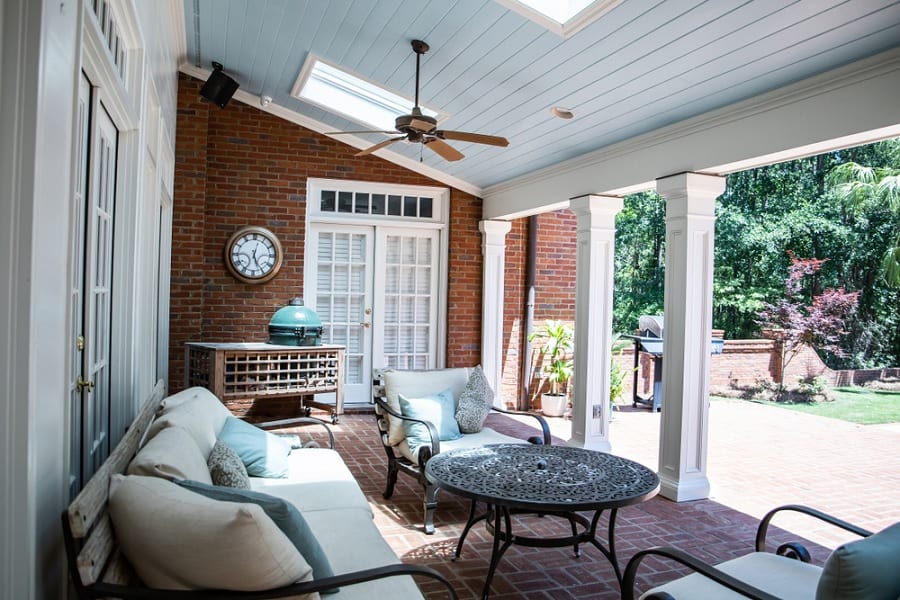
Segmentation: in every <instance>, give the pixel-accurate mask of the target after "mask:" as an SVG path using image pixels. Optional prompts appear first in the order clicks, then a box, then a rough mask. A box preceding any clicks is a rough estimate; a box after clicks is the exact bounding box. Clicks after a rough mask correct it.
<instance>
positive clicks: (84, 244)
mask: <svg viewBox="0 0 900 600" xmlns="http://www.w3.org/2000/svg"><path fill="white" fill-rule="evenodd" d="M118 135H119V132H118V129H117V128H116V126H115V124H114V123H113V121H112V119H111V118H110V116H109V114H108V113H107V111H106V109H105V108H104V107H103V103H102V102H101V101H100V99H99V95H98V94H97V90H96V88H93V87H92V86H91V83H90V81H89V80H88V78H87V77H86V76H85V75H84V74H83V73H82V75H81V81H80V84H79V98H78V130H77V132H76V136H77V138H76V139H77V149H76V155H77V163H76V170H77V171H76V186H75V192H74V195H73V199H72V202H73V219H72V229H73V231H72V240H73V249H72V253H71V256H72V263H71V265H70V269H71V280H72V288H71V292H70V307H71V311H72V316H71V323H72V331H71V335H70V336H69V339H71V340H74V342H75V348H73V349H72V351H71V356H72V360H71V363H70V373H69V378H70V381H69V401H70V414H71V447H70V449H71V459H70V474H69V487H70V494H72V495H74V493H77V491H78V490H80V488H81V486H82V484H83V482H85V481H87V480H88V479H89V478H90V476H91V475H93V473H94V472H95V471H96V470H97V469H98V468H99V466H100V464H101V463H102V462H103V461H104V460H105V459H106V458H107V456H109V442H110V439H109V435H110V343H111V323H112V312H111V306H112V305H111V302H112V265H113V256H112V249H113V231H114V229H113V220H114V215H115V198H116V165H117V154H118Z"/></svg>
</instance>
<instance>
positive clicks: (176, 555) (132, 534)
mask: <svg viewBox="0 0 900 600" xmlns="http://www.w3.org/2000/svg"><path fill="white" fill-rule="evenodd" d="M109 514H110V518H111V519H112V523H113V527H114V528H115V531H116V537H117V538H118V540H119V543H120V545H121V548H122V551H123V552H124V554H125V557H126V558H127V559H128V561H129V562H130V563H131V564H132V566H134V568H135V571H136V572H137V574H138V576H139V577H140V578H141V581H143V582H144V583H145V584H146V585H148V586H151V587H158V588H169V589H203V588H212V589H228V590H239V591H258V590H267V589H270V588H275V587H280V586H284V585H288V584H291V583H294V582H297V581H309V580H311V579H312V567H310V566H309V564H308V563H307V562H306V560H304V558H303V556H302V555H301V554H300V552H298V551H297V548H295V547H294V544H292V543H291V541H290V540H289V539H288V537H287V536H286V535H285V534H284V533H283V532H282V531H281V530H280V529H278V527H277V526H276V525H275V523H274V522H273V521H272V519H270V518H269V517H268V516H267V515H266V513H265V511H263V509H262V508H260V507H259V506H257V505H256V504H247V503H242V504H238V503H235V502H220V501H217V500H211V499H209V498H206V497H204V496H201V495H200V494H195V493H194V492H191V491H188V490H185V489H182V488H180V487H179V486H177V485H175V484H174V483H172V482H171V481H166V480H165V479H161V478H158V477H141V476H135V475H130V476H127V477H125V476H122V475H113V476H112V477H111V478H110V492H109ZM314 597H317V595H311V596H310V598H314Z"/></svg>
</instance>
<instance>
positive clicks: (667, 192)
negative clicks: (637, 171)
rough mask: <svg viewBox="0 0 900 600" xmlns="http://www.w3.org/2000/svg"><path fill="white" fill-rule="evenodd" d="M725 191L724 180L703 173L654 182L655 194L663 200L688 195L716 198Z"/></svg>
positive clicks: (678, 175)
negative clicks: (663, 198)
mask: <svg viewBox="0 0 900 600" xmlns="http://www.w3.org/2000/svg"><path fill="white" fill-rule="evenodd" d="M724 191H725V178H724V177H722V176H720V175H706V174H704V173H678V174H677V175H669V176H668V177H661V178H659V179H657V180H656V193H657V194H659V195H660V196H663V197H665V198H667V199H668V198H670V197H672V196H684V195H685V194H689V195H691V196H698V197H711V198H718V197H719V196H721V195H722V192H724Z"/></svg>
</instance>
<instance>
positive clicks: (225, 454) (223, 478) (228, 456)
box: [206, 440, 250, 490]
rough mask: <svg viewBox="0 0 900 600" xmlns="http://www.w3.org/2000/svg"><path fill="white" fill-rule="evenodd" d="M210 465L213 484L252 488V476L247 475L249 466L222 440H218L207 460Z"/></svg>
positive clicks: (245, 488)
mask: <svg viewBox="0 0 900 600" xmlns="http://www.w3.org/2000/svg"><path fill="white" fill-rule="evenodd" d="M206 466H207V467H209V477H210V479H212V482H213V485H221V486H224V487H232V488H240V489H243V490H249V489H250V476H249V475H247V467H245V466H244V463H243V462H241V457H240V456H238V455H237V452H235V451H234V450H232V449H231V447H230V446H229V445H227V444H226V443H225V442H223V441H222V440H219V441H217V442H216V445H215V446H213V449H212V451H211V452H210V453H209V459H207V461H206Z"/></svg>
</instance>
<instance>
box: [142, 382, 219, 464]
mask: <svg viewBox="0 0 900 600" xmlns="http://www.w3.org/2000/svg"><path fill="white" fill-rule="evenodd" d="M191 390H194V393H192V394H185V395H184V396H182V397H178V396H179V395H178V394H176V395H175V396H169V397H168V398H166V399H165V400H164V401H163V407H162V408H161V409H160V411H157V415H158V416H157V417H156V419H154V421H153V422H152V423H150V427H149V428H148V429H147V436H146V438H145V440H144V443H145V444H146V443H149V440H151V439H153V436H155V435H157V434H158V433H159V432H160V431H162V430H163V429H165V428H166V427H183V428H185V429H186V430H187V431H188V432H189V433H190V434H191V435H192V436H193V438H194V441H195V442H196V443H197V447H198V448H200V452H202V453H203V460H204V461H205V460H206V459H207V458H209V453H210V452H211V451H212V448H213V446H215V445H216V438H217V437H218V435H219V431H220V430H221V429H222V427H223V426H224V424H225V420H226V419H227V418H228V417H229V416H231V413H230V412H228V409H227V408H225V407H224V406H223V405H222V403H221V402H219V400H218V399H217V398H216V397H215V396H213V395H212V393H211V392H209V391H208V390H205V389H204V388H191V389H190V390H185V392H188V391H191ZM201 390H203V391H205V392H207V393H203V392H202V391H201ZM182 393H184V392H182ZM173 399H175V400H177V401H174V402H170V400H173ZM217 405H218V407H217ZM223 410H224V411H225V413H227V414H224V415H223V413H222V411H223Z"/></svg>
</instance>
